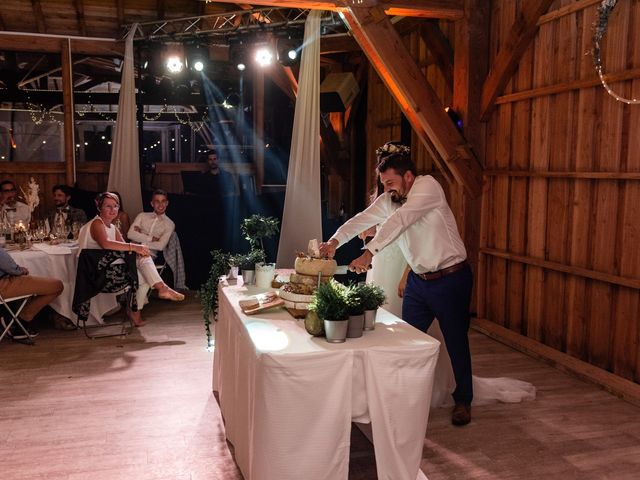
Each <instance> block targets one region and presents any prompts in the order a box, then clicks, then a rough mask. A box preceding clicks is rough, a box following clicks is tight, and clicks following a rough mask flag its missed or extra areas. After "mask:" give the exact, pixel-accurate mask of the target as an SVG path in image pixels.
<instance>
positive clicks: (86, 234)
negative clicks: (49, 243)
mask: <svg viewBox="0 0 640 480" xmlns="http://www.w3.org/2000/svg"><path fill="white" fill-rule="evenodd" d="M96 206H97V207H98V215H97V216H96V217H95V218H94V219H93V220H90V221H89V223H88V224H87V225H86V226H85V227H83V228H82V230H81V232H80V236H79V238H78V243H79V246H80V249H84V248H96V249H99V248H102V249H105V250H119V251H129V252H136V254H137V260H136V265H137V267H138V283H139V284H140V286H148V287H151V288H155V289H156V290H158V297H160V298H163V299H165V300H172V301H174V302H179V301H182V300H184V295H182V294H181V293H178V292H176V291H175V290H172V289H171V288H169V286H167V284H166V283H164V282H163V281H162V279H161V278H160V275H158V271H157V270H156V266H155V265H154V263H153V259H152V258H151V256H150V255H149V247H147V246H146V245H138V244H135V243H127V242H125V241H124V239H123V237H122V234H121V233H120V231H119V230H118V229H117V228H116V226H115V225H114V224H113V223H112V222H113V221H114V219H115V218H117V216H118V210H119V207H120V202H119V201H118V197H117V196H116V195H115V194H113V193H111V192H104V193H101V194H100V195H98V197H97V198H96ZM138 308H140V309H141V308H142V302H140V303H139V306H138ZM127 314H128V315H129V317H130V318H131V321H132V322H133V324H134V325H135V326H137V327H140V326H142V325H144V324H145V322H144V320H142V316H141V314H140V310H138V311H137V312H133V311H128V312H127Z"/></svg>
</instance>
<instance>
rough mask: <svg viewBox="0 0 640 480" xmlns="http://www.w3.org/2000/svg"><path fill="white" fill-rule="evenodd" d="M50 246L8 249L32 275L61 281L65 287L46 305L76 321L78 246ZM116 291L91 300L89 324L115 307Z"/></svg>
mask: <svg viewBox="0 0 640 480" xmlns="http://www.w3.org/2000/svg"><path fill="white" fill-rule="evenodd" d="M55 247H58V246H49V245H46V244H45V245H39V244H35V245H34V246H33V247H32V248H30V249H28V250H8V251H7V253H9V255H11V257H12V258H13V259H14V260H15V262H16V263H17V264H18V265H20V266H22V267H26V268H27V269H28V270H29V273H30V274H31V275H37V276H39V277H53V278H57V279H58V280H61V281H62V283H63V284H64V290H63V291H62V293H61V294H60V296H58V297H57V298H56V299H54V300H53V301H52V302H51V303H50V304H49V306H50V307H51V308H53V309H54V310H55V311H56V312H58V313H59V314H60V315H62V316H64V317H67V318H68V319H70V320H72V321H73V322H74V323H76V324H77V323H78V316H77V315H76V314H75V313H73V311H72V310H71V306H72V302H73V291H74V289H75V284H76V270H77V267H78V247H77V246H72V247H64V246H60V247H58V248H55ZM118 306H119V304H118V302H117V300H116V294H113V293H100V294H99V295H97V296H95V297H93V298H92V299H91V308H90V313H89V319H88V320H87V324H88V325H97V324H100V323H103V320H102V317H103V316H104V315H105V314H106V313H108V312H110V311H112V310H114V309H116V308H118Z"/></svg>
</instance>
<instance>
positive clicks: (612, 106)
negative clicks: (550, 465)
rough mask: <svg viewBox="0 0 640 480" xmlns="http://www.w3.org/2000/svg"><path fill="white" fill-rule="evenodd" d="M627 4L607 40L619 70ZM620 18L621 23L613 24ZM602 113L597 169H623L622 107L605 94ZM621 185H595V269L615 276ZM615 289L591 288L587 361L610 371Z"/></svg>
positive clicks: (623, 57) (622, 61) (607, 51)
mask: <svg viewBox="0 0 640 480" xmlns="http://www.w3.org/2000/svg"><path fill="white" fill-rule="evenodd" d="M629 6H630V4H629V3H628V2H623V3H620V5H618V7H619V8H616V10H615V11H614V14H612V15H611V19H610V23H611V27H610V28H609V29H608V31H607V35H606V37H605V48H604V49H603V53H604V54H606V59H607V65H608V68H613V69H616V70H619V69H621V68H623V66H624V65H625V64H626V56H627V43H628V33H629V31H628V22H625V21H624V19H625V18H626V17H627V16H628V14H629V10H628V7H629ZM614 18H615V19H617V20H619V21H618V22H615V23H613V20H614ZM599 111H600V115H601V117H602V118H606V119H607V121H606V122H602V123H601V124H600V129H599V135H600V144H599V148H598V151H597V155H598V156H597V159H596V169H597V170H602V171H618V170H620V167H621V165H620V160H621V151H622V131H623V104H622V103H620V102H617V101H616V100H615V99H613V98H612V97H611V96H609V95H606V94H605V95H603V96H602V100H601V103H600V105H599ZM619 195H620V192H619V183H618V182H614V181H601V182H598V183H597V184H596V186H595V197H594V200H595V203H594V226H595V228H594V234H593V244H592V246H593V250H592V259H593V262H592V268H593V269H594V270H598V271H602V272H607V273H616V272H617V268H616V255H615V252H616V235H615V232H616V231H617V228H616V225H617V223H618V212H619V206H620V205H619ZM615 292H616V289H615V287H612V286H608V285H602V284H594V285H593V286H592V289H591V297H592V309H591V318H590V321H589V335H588V349H589V355H588V359H589V361H590V362H591V363H593V364H594V365H597V366H599V367H601V368H605V369H608V368H610V367H611V364H612V355H615V352H613V349H612V343H613V326H614V324H615V317H616V315H617V313H616V312H615V307H616V303H615V300H614V296H615Z"/></svg>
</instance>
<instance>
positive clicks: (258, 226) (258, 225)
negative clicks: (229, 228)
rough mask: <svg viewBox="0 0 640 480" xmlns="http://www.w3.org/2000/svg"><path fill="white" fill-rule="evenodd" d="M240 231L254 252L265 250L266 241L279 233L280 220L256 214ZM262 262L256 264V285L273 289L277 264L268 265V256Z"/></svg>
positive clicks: (247, 220)
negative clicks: (272, 283)
mask: <svg viewBox="0 0 640 480" xmlns="http://www.w3.org/2000/svg"><path fill="white" fill-rule="evenodd" d="M240 230H241V231H242V234H243V235H244V238H245V239H247V240H248V241H249V245H251V249H252V250H260V251H262V252H265V250H264V239H265V238H270V237H273V236H274V235H275V234H276V233H278V230H279V225H278V219H277V218H275V217H265V216H263V215H260V214H254V215H251V216H250V217H247V218H245V219H244V220H243V221H242V225H241V226H240ZM264 256H265V258H264V259H262V261H258V262H255V271H256V273H255V280H254V283H255V284H256V285H257V286H258V287H261V288H271V282H272V281H273V278H274V277H275V272H276V264H275V263H266V254H265V255H264Z"/></svg>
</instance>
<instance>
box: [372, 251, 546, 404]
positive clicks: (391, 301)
mask: <svg viewBox="0 0 640 480" xmlns="http://www.w3.org/2000/svg"><path fill="white" fill-rule="evenodd" d="M406 265H407V263H406V261H405V259H404V256H403V255H402V252H401V251H400V248H398V246H397V245H396V244H395V243H392V244H391V245H389V246H387V247H386V248H385V249H384V250H382V251H381V252H380V253H378V254H377V255H375V256H374V257H373V262H372V268H371V270H369V272H368V273H367V282H372V283H374V284H376V285H378V286H380V287H382V288H383V289H384V291H385V293H386V295H387V303H386V304H385V305H383V308H385V309H386V310H388V311H390V312H391V313H393V314H394V315H396V316H398V317H400V318H402V298H400V297H399V296H398V283H399V282H400V278H401V277H402V273H403V272H404V269H405V267H406ZM427 333H428V334H429V335H431V336H432V337H434V338H436V339H437V340H438V341H439V342H440V345H441V346H440V353H439V356H438V364H437V366H436V373H435V379H434V384H433V395H432V397H431V406H432V407H443V406H448V405H453V398H452V396H451V394H452V393H453V390H454V389H455V380H454V377H453V369H452V368H451V360H450V359H449V353H448V352H447V347H446V345H445V344H444V339H443V337H442V332H441V331H440V326H439V325H438V320H437V319H436V320H434V322H433V324H432V325H431V327H430V328H429V330H428V331H427ZM535 397H536V388H535V387H534V386H533V385H532V384H530V383H527V382H523V381H521V380H516V379H514V378H507V377H498V378H484V377H478V376H477V375H473V405H476V406H477V405H484V404H488V403H494V402H503V403H518V402H522V401H524V400H533V399H535Z"/></svg>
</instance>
